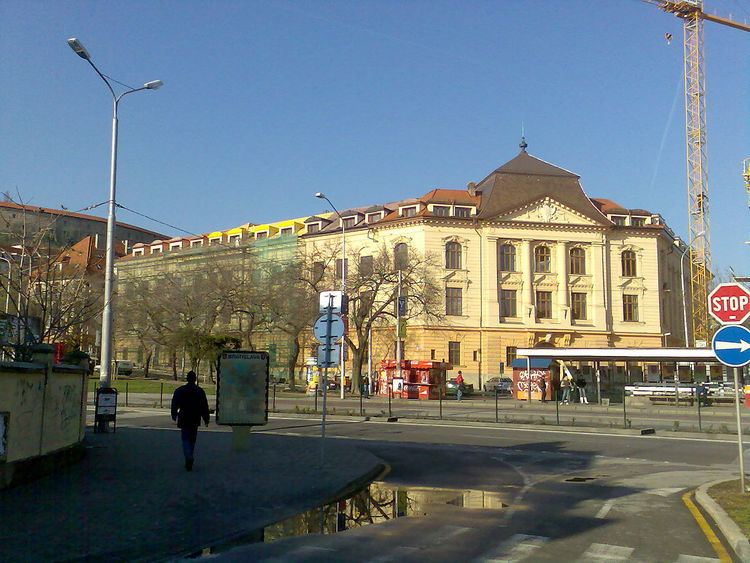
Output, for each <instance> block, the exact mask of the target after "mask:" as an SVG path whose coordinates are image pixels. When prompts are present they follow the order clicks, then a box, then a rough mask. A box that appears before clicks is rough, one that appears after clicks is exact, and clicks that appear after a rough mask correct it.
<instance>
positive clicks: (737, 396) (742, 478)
mask: <svg viewBox="0 0 750 563" xmlns="http://www.w3.org/2000/svg"><path fill="white" fill-rule="evenodd" d="M733 371H734V405H735V412H736V414H737V446H738V447H739V450H740V491H741V492H742V494H745V492H746V491H745V450H744V448H743V447H742V415H741V414H740V368H734V370H733Z"/></svg>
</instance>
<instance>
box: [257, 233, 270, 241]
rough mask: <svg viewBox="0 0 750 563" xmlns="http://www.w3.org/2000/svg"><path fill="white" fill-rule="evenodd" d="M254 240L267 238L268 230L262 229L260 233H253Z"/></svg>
mask: <svg viewBox="0 0 750 563" xmlns="http://www.w3.org/2000/svg"><path fill="white" fill-rule="evenodd" d="M255 238H256V240H260V239H263V238H268V231H262V232H260V233H255Z"/></svg>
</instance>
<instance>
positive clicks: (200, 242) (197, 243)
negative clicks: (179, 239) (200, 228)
mask: <svg viewBox="0 0 750 563" xmlns="http://www.w3.org/2000/svg"><path fill="white" fill-rule="evenodd" d="M196 246H203V239H200V240H191V241H190V248H195V247H196Z"/></svg>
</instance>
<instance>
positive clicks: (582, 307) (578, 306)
mask: <svg viewBox="0 0 750 563" xmlns="http://www.w3.org/2000/svg"><path fill="white" fill-rule="evenodd" d="M570 308H571V315H572V317H573V320H574V321H585V320H586V294H585V293H571V294H570Z"/></svg>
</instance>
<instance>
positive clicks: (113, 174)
mask: <svg viewBox="0 0 750 563" xmlns="http://www.w3.org/2000/svg"><path fill="white" fill-rule="evenodd" d="M68 45H70V48H71V49H73V51H74V52H75V54H76V55H78V56H79V57H81V58H82V59H83V60H85V61H86V62H87V63H89V64H90V65H91V68H93V69H94V71H95V72H96V74H98V75H99V78H101V79H102V80H103V81H104V83H105V84H106V85H107V89H108V90H109V92H110V94H112V153H111V162H110V171H109V213H108V215H107V251H106V262H105V270H104V309H103V311H102V345H101V357H100V359H99V363H100V365H101V373H100V376H99V386H100V387H109V386H110V385H111V383H112V373H111V367H112V281H113V278H114V267H115V240H114V239H115V206H116V199H115V195H116V186H117V109H118V106H119V104H120V100H122V98H123V97H124V96H127V95H128V94H132V93H133V92H140V91H141V90H156V89H158V88H161V86H162V85H163V82H162V81H161V80H152V81H151V82H146V83H145V84H144V85H143V86H141V87H140V88H129V89H128V90H125V91H124V92H121V93H119V94H117V93H115V90H114V88H113V87H112V84H111V83H110V80H109V79H108V77H107V76H105V75H104V74H102V73H101V71H100V70H99V69H98V68H96V65H95V64H94V63H93V61H92V60H91V55H89V52H88V51H87V50H86V48H85V47H84V46H83V44H81V42H80V41H78V39H76V38H75V37H72V38H70V39H68Z"/></svg>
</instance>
